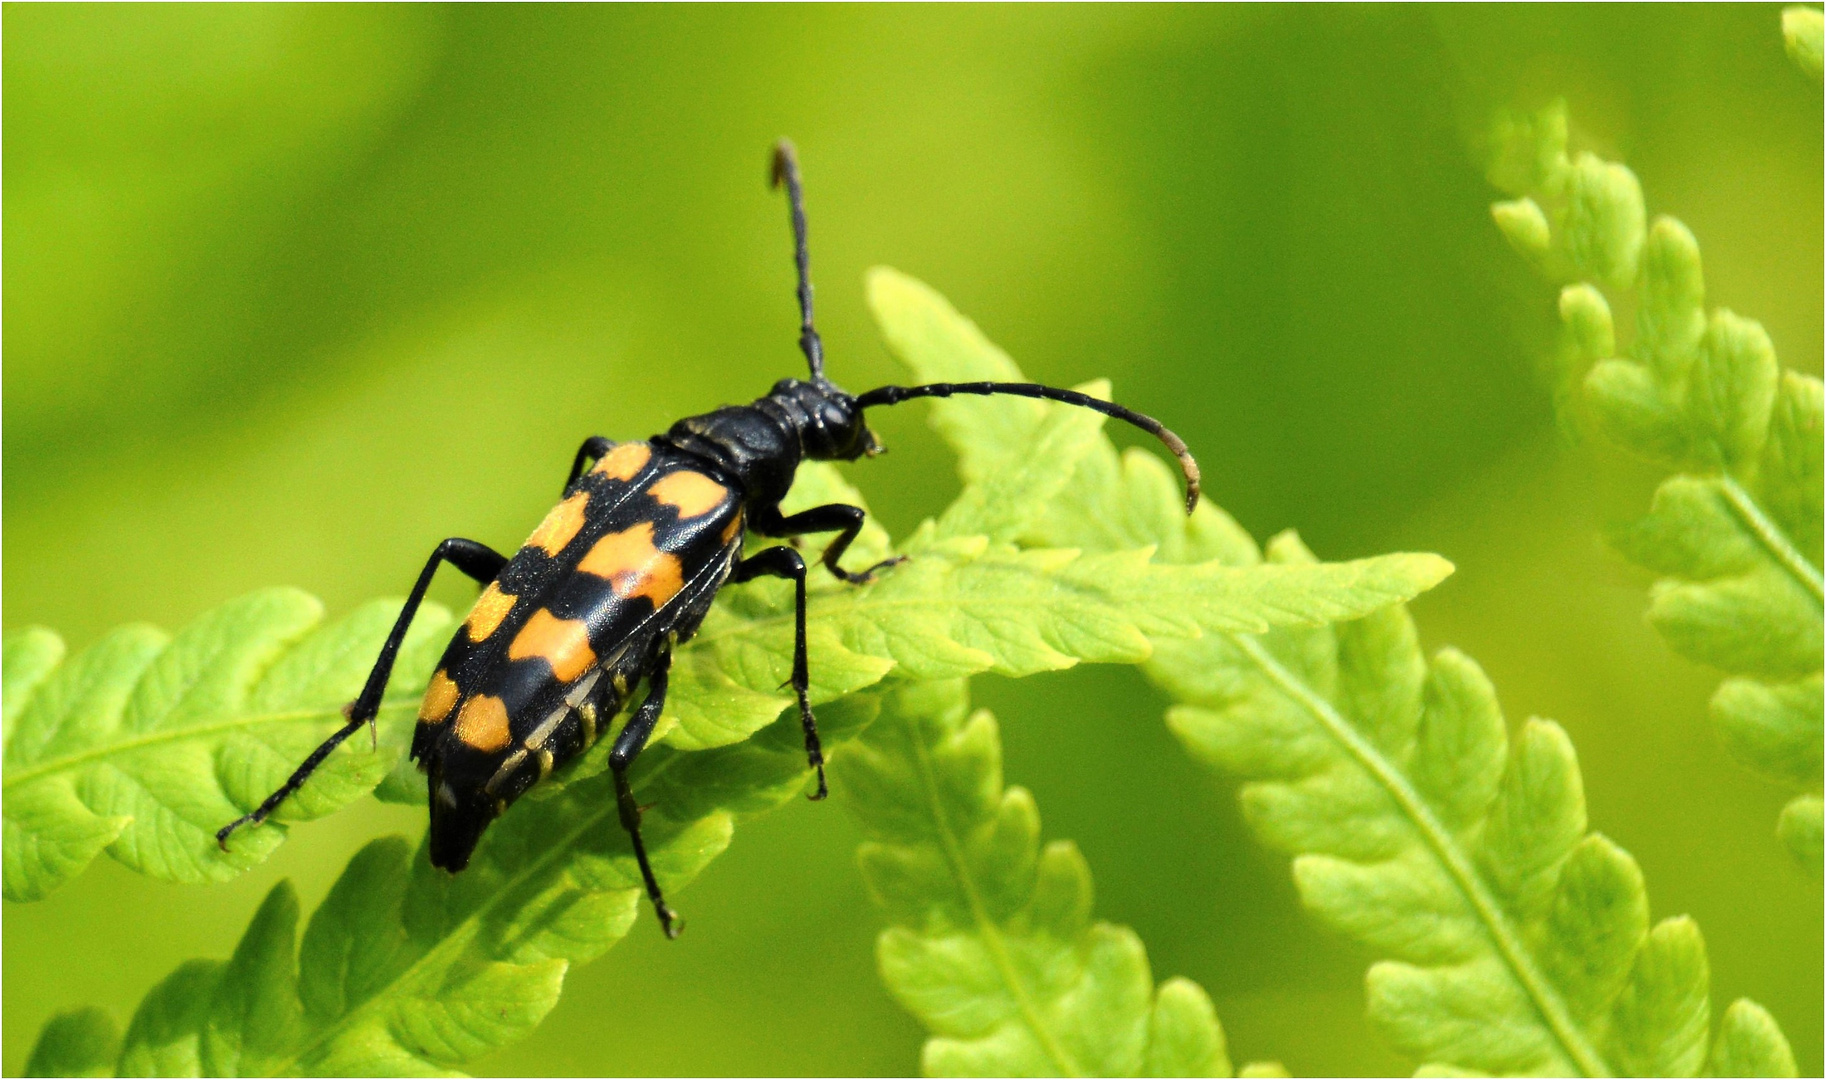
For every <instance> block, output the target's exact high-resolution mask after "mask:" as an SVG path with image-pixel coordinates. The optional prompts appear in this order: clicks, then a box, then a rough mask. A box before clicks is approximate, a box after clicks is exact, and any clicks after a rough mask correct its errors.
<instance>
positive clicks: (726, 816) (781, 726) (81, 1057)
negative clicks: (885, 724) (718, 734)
mask: <svg viewBox="0 0 1826 1080" xmlns="http://www.w3.org/2000/svg"><path fill="white" fill-rule="evenodd" d="M873 712H874V702H873V700H872V699H870V698H869V697H867V696H866V695H864V696H859V697H857V698H853V699H851V700H850V701H846V702H843V703H840V704H836V705H833V706H831V707H829V708H827V709H826V710H824V714H823V716H822V719H823V721H824V725H823V726H824V729H825V730H826V732H827V742H828V744H829V745H831V746H832V747H833V748H834V749H835V753H834V755H833V757H834V759H835V760H841V755H842V753H843V750H842V747H843V745H844V743H845V742H846V741H847V740H849V739H850V738H852V737H853V736H854V735H855V733H856V731H857V730H858V729H859V728H860V727H861V726H862V725H863V724H865V723H867V721H868V720H869V719H870V718H871V717H872V716H873ZM604 747H606V743H605V744H604V745H603V746H599V747H598V748H597V749H596V750H595V751H592V753H600V752H601V751H602V750H603V749H604ZM804 767H805V766H804V750H803V748H802V746H801V745H800V742H799V735H798V723H797V719H796V718H790V717H789V718H786V719H783V720H782V721H780V722H778V723H776V724H775V725H774V726H773V727H770V728H769V729H767V730H765V731H763V732H761V733H760V734H759V735H757V736H756V737H755V738H752V739H750V740H748V741H746V742H744V743H741V744H739V745H735V746H727V747H722V748H719V749H716V750H710V751H704V752H698V753H687V752H682V751H677V750H674V749H672V748H670V747H656V748H654V749H653V750H651V751H649V752H648V754H647V755H644V756H643V757H642V758H641V760H640V762H639V763H638V765H637V767H636V771H635V786H636V790H637V793H638V795H639V797H640V800H641V802H642V803H651V804H653V809H652V810H651V811H650V812H649V813H648V815H647V818H646V822H645V826H646V836H647V845H648V849H649V851H650V852H651V854H652V857H653V861H654V868H655V870H656V872H657V873H658V874H659V876H660V878H661V879H662V880H663V881H665V882H666V885H667V887H668V889H669V890H672V891H674V892H676V891H678V890H679V889H681V888H682V887H683V886H684V885H686V884H687V883H689V882H690V881H691V880H692V879H693V878H694V877H695V876H696V874H697V873H698V872H699V871H700V870H701V869H702V868H703V866H704V865H705V864H707V863H708V862H709V861H710V860H711V859H713V858H715V857H716V856H717V855H718V854H720V853H721V852H722V850H723V849H724V848H725V847H726V846H727V845H728V842H729V838H730V835H731V831H732V828H733V824H734V821H735V820H736V818H737V816H738V815H740V814H743V813H751V812H756V811H760V810H764V809H767V808H770V807H773V806H776V805H778V804H779V803H781V802H783V801H785V800H788V799H791V798H793V797H794V796H795V794H796V792H797V791H798V789H799V787H800V786H801V784H802V782H803V777H804ZM643 896H644V894H643V892H642V889H641V883H640V874H639V870H638V869H637V867H636V866H635V864H634V861H633V857H632V854H631V852H630V850H629V848H628V846H627V841H626V837H625V833H623V831H622V830H621V827H620V825H619V823H618V822H617V820H616V811H615V797H614V792H613V782H612V780H611V779H610V777H608V776H607V775H602V774H601V770H600V769H597V770H596V775H591V776H585V777H581V778H579V777H574V776H573V777H569V778H568V782H567V783H563V784H561V785H554V786H553V787H550V788H543V787H542V788H541V789H540V797H539V798H529V799H528V800H527V801H526V802H525V803H524V804H523V805H521V806H517V807H516V808H515V811H514V813H512V814H508V815H506V816H505V817H503V818H502V819H501V820H500V821H499V822H497V823H496V824H495V825H494V826H493V827H492V828H490V829H489V831H488V832H487V833H486V834H485V835H484V836H483V839H482V843H481V845H480V846H479V847H478V848H477V851H476V855H475V860H474V861H473V862H472V863H471V865H470V867H469V868H468V869H467V870H465V871H464V872H463V873H462V874H460V875H451V874H447V873H444V872H442V871H439V870H436V869H434V868H433V867H432V866H431V865H430V863H429V861H428V860H427V858H426V856H425V853H424V851H423V849H422V845H421V848H420V850H418V851H416V852H415V851H414V850H413V848H412V846H411V845H410V844H409V843H408V842H407V841H406V840H404V839H403V838H399V837H389V838H385V839H380V840H376V841H374V842H372V843H370V844H369V845H368V846H367V847H366V848H364V849H363V850H362V851H361V852H360V853H358V854H357V855H356V856H355V858H354V859H352V860H351V861H350V863H349V865H348V867H347V869H345V870H344V872H343V874H342V876H341V877H340V878H339V879H338V880H337V882H336V884H335V885H334V886H333V887H332V888H331V890H330V893H329V895H328V896H327V897H326V898H325V900H324V902H323V903H322V904H321V905H320V906H319V907H318V908H317V910H316V911H315V912H314V913H313V914H312V916H311V918H310V920H309V923H308V925H307V926H306V927H305V929H304V931H303V935H302V939H300V937H299V934H298V925H297V924H298V920H299V910H298V903H297V899H296V896H295V894H294V892H293V890H292V888H291V886H290V884H289V883H281V884H280V885H278V886H276V887H275V888H274V889H273V890H272V892H271V893H270V894H268V896H267V898H266V901H265V903H264V904H263V905H262V906H261V908H260V911H259V913H258V914H257V915H256V916H255V917H254V919H253V921H252V923H251V924H250V925H249V927H248V929H247V931H246V933H245V934H244V935H243V937H242V939H241V942H240V944H239V945H238V946H237V947H236V949H235V952H234V955H233V956H232V957H231V958H230V959H229V960H227V961H226V962H223V961H212V960H199V961H191V962H189V963H187V964H184V965H182V966H181V967H179V968H178V969H177V970H176V971H174V972H173V973H172V974H171V976H169V977H168V978H167V979H166V980H165V981H164V982H162V983H160V984H159V986H157V987H155V988H154V989H153V990H152V991H151V992H150V993H149V994H148V995H147V996H146V998H145V1000H144V1001H143V1002H142V1003H141V1005H140V1007H139V1009H138V1011H137V1012H136V1013H135V1015H134V1017H133V1019H132V1022H131V1023H130V1024H129V1026H128V1030H127V1034H126V1037H125V1040H124V1042H123V1044H122V1045H121V1047H120V1049H119V1052H118V1053H117V1054H116V1055H114V1056H113V1057H110V1058H108V1064H109V1067H110V1068H111V1069H112V1070H114V1071H117V1072H118V1073H119V1074H121V1075H164V1076H199V1075H218V1076H233V1075H273V1074H280V1073H289V1074H310V1075H352V1076H363V1075H428V1074H432V1073H442V1072H447V1071H448V1070H451V1069H455V1068H460V1067H461V1066H462V1065H463V1064H464V1063H466V1062H468V1061H471V1060H474V1059H475V1058H476V1057H478V1056H480V1055H482V1054H484V1053H487V1052H489V1051H491V1050H493V1049H496V1048H498V1047H500V1046H504V1045H507V1044H509V1043H511V1042H514V1041H516V1040H518V1039H520V1038H523V1037H524V1036H525V1035H526V1034H527V1033H528V1032H530V1031H531V1030H532V1029H533V1027H534V1026H536V1025H537V1024H538V1023H539V1021H540V1020H541V1019H543V1018H544V1016H545V1014H546V1013H548V1012H549V1011H550V1010H551V1008H552V1007H553V1006H554V1005H555V1004H556V1003H557V1000H558V996H559V993H560V991H561V989H562V986H563V981H564V976H565V974H566V972H567V971H568V969H569V967H570V966H571V965H572V964H577V963H581V962H583V961H586V960H589V959H592V958H594V957H596V956H598V955H600V954H601V953H602V952H604V951H605V950H607V949H608V948H609V947H610V946H611V945H613V944H614V943H615V942H617V941H619V940H620V939H621V938H622V937H624V936H625V935H626V934H627V933H628V931H629V929H630V927H632V925H633V924H634V921H635V918H636V915H637V912H638V911H639V905H640V903H641V901H642V898H643ZM72 1026H73V1025H72V1023H71V1022H70V1021H67V1020H65V1019H63V1018H60V1019H59V1020H58V1021H55V1022H54V1026H53V1028H49V1029H47V1031H46V1033H45V1035H44V1036H42V1037H41V1041H40V1046H41V1048H46V1049H45V1051H44V1052H45V1053H47V1054H49V1053H51V1050H50V1049H49V1048H52V1047H55V1048H58V1049H57V1050H56V1053H57V1055H58V1057H57V1060H72V1061H96V1060H100V1057H101V1055H100V1053H99V1050H97V1049H92V1050H90V1051H87V1052H84V1051H81V1050H80V1049H73V1048H72V1046H73V1045H75V1046H77V1047H80V1046H82V1045H89V1046H93V1047H99V1046H100V1044H101V1038H100V1035H94V1036H90V1037H88V1038H87V1041H86V1042H85V1041H83V1040H80V1039H77V1038H76V1037H75V1036H74V1035H72V1034H71V1032H70V1028H71V1027H72ZM84 1030H85V1031H88V1030H94V1031H97V1032H102V1031H105V1029H104V1028H102V1027H101V1026H100V1025H98V1024H91V1025H90V1027H89V1028H85V1029H84ZM78 1034H80V1033H78Z"/></svg>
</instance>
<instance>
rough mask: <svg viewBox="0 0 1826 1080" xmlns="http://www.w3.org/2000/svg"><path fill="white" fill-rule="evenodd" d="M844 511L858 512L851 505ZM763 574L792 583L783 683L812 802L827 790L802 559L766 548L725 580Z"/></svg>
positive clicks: (784, 550) (782, 549) (788, 550)
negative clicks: (813, 780)
mask: <svg viewBox="0 0 1826 1080" xmlns="http://www.w3.org/2000/svg"><path fill="white" fill-rule="evenodd" d="M848 509H851V510H856V511H857V513H861V510H859V509H858V508H856V507H853V506H852V507H849V508H848ZM763 574H765V575H767V576H769V577H782V578H791V579H792V582H793V601H794V603H793V673H792V677H791V678H790V679H788V680H787V681H788V682H789V683H790V684H791V685H792V688H793V694H794V695H795V696H797V697H798V699H799V726H800V727H801V728H804V729H805V760H806V761H807V762H808V763H809V764H810V765H811V767H812V768H814V769H816V770H818V790H817V791H816V792H814V793H813V794H812V796H811V798H812V800H813V801H814V802H815V801H817V800H819V799H822V798H824V797H825V796H826V795H828V794H830V788H828V787H826V786H825V783H824V747H823V745H822V744H821V743H819V741H818V721H817V720H815V719H813V718H812V703H811V700H810V698H809V697H808V696H807V695H808V694H809V693H810V690H811V682H812V680H811V673H810V670H809V668H808V666H807V663H806V658H805V652H806V650H805V560H804V559H802V558H800V557H799V553H798V552H796V551H794V550H793V549H792V548H788V547H774V548H768V549H767V550H766V551H760V552H756V553H755V555H754V557H753V558H748V559H743V560H742V561H741V562H739V563H737V564H736V567H735V570H733V571H732V572H731V573H730V575H729V580H730V581H731V582H733V583H736V584H740V583H742V582H744V581H752V580H753V579H755V578H757V577H760V576H761V575H763Z"/></svg>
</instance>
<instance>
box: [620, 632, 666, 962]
mask: <svg viewBox="0 0 1826 1080" xmlns="http://www.w3.org/2000/svg"><path fill="white" fill-rule="evenodd" d="M671 669H672V652H671V650H669V649H660V650H659V651H658V652H657V653H656V654H655V656H654V658H653V670H652V671H650V672H648V673H647V699H646V700H645V701H643V702H641V703H640V708H639V709H636V710H635V712H634V715H633V716H631V717H629V718H628V723H627V726H626V727H623V728H622V729H621V734H620V735H617V736H616V737H615V745H614V746H613V747H612V748H611V749H610V750H609V770H610V771H611V772H613V773H614V774H615V808H616V810H617V811H619V812H620V815H621V827H622V828H624V829H626V830H627V831H628V839H629V841H631V842H632V843H633V845H634V861H635V862H637V863H639V864H640V877H641V880H642V881H644V882H646V885H647V896H648V897H649V898H650V899H651V900H652V901H653V912H654V914H656V915H658V916H659V927H660V929H661V930H664V931H665V932H666V936H667V937H669V938H675V937H677V936H678V935H679V932H680V931H682V930H683V929H684V928H685V920H683V919H681V918H679V917H678V916H677V915H675V914H674V913H673V911H672V909H671V908H669V907H667V906H666V897H665V894H664V893H662V892H660V889H659V881H658V879H656V878H655V877H654V876H653V865H652V864H651V863H649V862H648V861H647V845H646V843H645V842H644V841H642V840H641V838H640V811H641V806H640V804H639V803H637V802H635V801H634V789H633V787H632V786H630V785H629V783H628V770H629V769H630V768H632V767H633V765H634V759H635V758H636V757H638V756H639V755H640V752H641V750H642V749H643V748H644V747H645V746H646V745H647V736H649V735H651V734H653V726H654V725H655V724H657V723H659V714H660V713H661V712H662V711H663V710H664V709H665V707H666V682H667V677H668V674H669V672H670V671H671Z"/></svg>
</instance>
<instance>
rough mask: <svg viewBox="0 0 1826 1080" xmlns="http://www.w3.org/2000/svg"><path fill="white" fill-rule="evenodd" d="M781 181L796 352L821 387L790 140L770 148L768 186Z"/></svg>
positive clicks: (801, 201)
mask: <svg viewBox="0 0 1826 1080" xmlns="http://www.w3.org/2000/svg"><path fill="white" fill-rule="evenodd" d="M782 180H784V181H785V182H786V202H787V205H788V206H789V207H790V208H791V210H792V221H793V262H794V263H795V264H796V265H797V266H798V268H799V350H800V351H801V352H803V353H804V354H805V362H806V363H808V364H810V365H811V369H812V381H813V382H815V383H822V382H824V381H825V378H824V342H823V341H822V340H820V339H819V337H818V328H817V327H815V326H813V325H812V256H811V251H810V250H809V249H807V247H806V246H805V189H804V187H803V186H802V185H801V184H800V183H799V152H798V151H797V150H794V149H793V144H792V141H791V140H790V139H781V140H780V141H779V142H777V143H775V144H774V161H773V173H772V181H771V182H772V184H773V186H774V187H776V188H777V187H779V186H780V182H781V181H782Z"/></svg>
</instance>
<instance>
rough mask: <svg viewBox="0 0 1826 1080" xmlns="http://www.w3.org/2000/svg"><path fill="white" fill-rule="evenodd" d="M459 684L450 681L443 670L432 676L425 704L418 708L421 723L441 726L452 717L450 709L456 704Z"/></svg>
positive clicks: (426, 690)
mask: <svg viewBox="0 0 1826 1080" xmlns="http://www.w3.org/2000/svg"><path fill="white" fill-rule="evenodd" d="M456 699H457V684H456V683H453V682H451V681H450V676H448V675H446V674H444V670H443V669H442V668H439V669H438V672H437V674H436V675H433V676H431V685H430V686H427V687H425V703H424V704H422V705H420V706H419V707H418V718H419V721H420V722H421V723H426V724H441V723H443V722H444V718H445V717H446V716H449V715H450V707H451V706H452V705H455V704H456Z"/></svg>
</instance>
